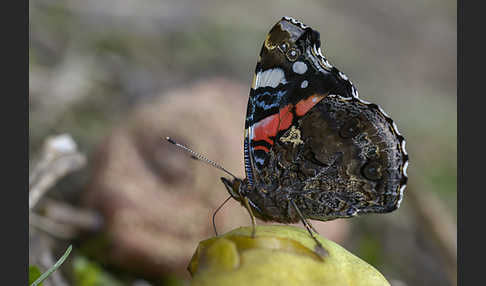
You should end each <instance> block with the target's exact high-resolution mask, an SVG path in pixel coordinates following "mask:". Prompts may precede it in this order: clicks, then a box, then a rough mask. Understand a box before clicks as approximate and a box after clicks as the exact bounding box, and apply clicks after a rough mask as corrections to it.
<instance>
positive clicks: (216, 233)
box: [213, 196, 231, 236]
mask: <svg viewBox="0 0 486 286" xmlns="http://www.w3.org/2000/svg"><path fill="white" fill-rule="evenodd" d="M230 199H231V196H229V197H228V198H227V199H226V200H224V202H223V203H222V204H221V205H220V206H219V207H218V208H217V209H216V210H215V211H214V213H213V228H214V234H215V235H216V236H218V231H217V230H216V223H215V218H216V214H217V213H218V212H219V211H220V210H221V208H222V207H223V206H224V205H225V204H226V203H227V202H228V201H229V200H230Z"/></svg>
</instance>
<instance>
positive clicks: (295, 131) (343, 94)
mask: <svg viewBox="0 0 486 286" xmlns="http://www.w3.org/2000/svg"><path fill="white" fill-rule="evenodd" d="M320 47H321V44H320V34H319V32H317V31H316V30H314V29H312V28H310V27H309V26H306V25H304V24H303V23H301V22H300V21H297V20H295V19H293V18H290V17H283V18H282V19H281V20H280V21H278V22H277V23H276V24H275V25H274V26H273V28H272V29H271V30H270V32H269V33H268V34H267V36H266V38H265V41H264V43H263V46H262V48H261V51H260V55H259V57H258V61H257V64H256V68H255V73H254V76H253V81H252V85H251V89H250V95H249V100H248V105H247V112H246V119H245V131H244V143H243V145H244V164H245V172H246V177H245V178H243V179H240V178H237V177H235V176H233V175H232V174H230V173H229V172H227V171H226V170H224V169H223V168H222V167H220V168H221V169H223V170H224V171H226V172H227V173H229V174H230V175H231V176H232V178H229V179H228V178H225V177H222V178H221V180H222V182H223V184H224V185H225V186H226V188H227V190H228V192H229V194H230V195H231V197H232V198H234V199H235V200H237V201H239V202H240V203H241V204H242V205H243V206H245V207H246V208H247V210H248V211H249V213H250V215H251V218H252V222H253V225H255V217H257V218H259V219H261V220H263V221H275V222H280V223H296V222H299V221H302V222H303V223H304V225H305V226H306V228H307V229H308V230H309V233H310V234H311V235H312V236H313V234H312V232H311V230H310V229H313V227H312V225H311V224H310V222H309V221H308V220H309V219H313V220H320V221H328V220H333V219H337V218H347V217H353V216H356V215H361V214H367V213H388V212H391V211H394V210H396V209H397V208H398V207H399V206H400V203H401V201H402V198H403V192H404V189H405V187H406V183H407V179H408V177H407V167H408V154H407V151H406V150H405V139H404V137H403V136H402V135H401V134H400V132H399V131H398V128H397V126H396V124H395V123H394V122H393V120H392V119H391V118H390V117H389V116H388V115H387V114H386V113H385V111H383V109H382V108H380V107H379V106H378V105H376V104H374V103H369V102H367V101H364V100H362V99H360V98H359V96H358V91H357V89H356V87H355V86H354V85H353V84H352V82H351V81H350V80H349V79H348V77H347V76H346V75H345V74H344V73H342V72H341V71H339V70H338V69H337V68H336V67H335V66H333V65H331V63H330V62H329V61H328V60H327V59H326V58H325V57H324V56H323V55H322V51H321V48H320ZM173 143H174V142H173ZM190 152H192V151H190ZM193 155H194V154H193ZM194 156H196V157H198V155H197V154H196V155H194ZM206 160H207V159H206ZM208 161H210V160H208ZM210 163H211V164H213V165H215V166H217V167H219V166H218V165H217V164H216V163H214V162H212V161H210ZM253 229H255V228H253ZM313 237H314V236H313ZM316 241H317V240H316Z"/></svg>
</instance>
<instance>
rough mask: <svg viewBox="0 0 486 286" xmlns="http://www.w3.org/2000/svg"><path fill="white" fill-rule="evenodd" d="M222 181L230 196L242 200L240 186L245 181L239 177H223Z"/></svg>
mask: <svg viewBox="0 0 486 286" xmlns="http://www.w3.org/2000/svg"><path fill="white" fill-rule="evenodd" d="M221 181H222V182H223V184H224V186H225V187H226V189H227V190H228V193H229V194H230V196H231V197H232V198H233V199H235V200H237V201H241V195H240V186H241V185H242V183H243V181H242V180H240V179H238V178H234V179H233V180H228V179H226V178H224V177H221Z"/></svg>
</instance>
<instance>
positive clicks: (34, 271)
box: [29, 265, 42, 286]
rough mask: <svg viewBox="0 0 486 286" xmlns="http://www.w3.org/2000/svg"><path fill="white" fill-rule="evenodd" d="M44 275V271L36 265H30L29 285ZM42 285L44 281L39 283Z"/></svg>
mask: <svg viewBox="0 0 486 286" xmlns="http://www.w3.org/2000/svg"><path fill="white" fill-rule="evenodd" d="M41 275H42V272H41V271H40V270H39V268H37V266H35V265H31V266H29V285H30V284H32V283H33V282H34V281H35V280H36V279H37V278H39V277H40V276H41ZM40 285H42V283H40V284H39V286H40Z"/></svg>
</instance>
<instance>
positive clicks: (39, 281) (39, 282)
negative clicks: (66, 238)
mask: <svg viewBox="0 0 486 286" xmlns="http://www.w3.org/2000/svg"><path fill="white" fill-rule="evenodd" d="M72 249H73V246H72V245H69V247H68V248H67V250H66V252H64V254H63V255H62V256H61V258H59V260H58V261H57V262H56V263H55V264H54V265H53V266H52V267H51V268H50V269H49V270H47V271H46V272H44V273H43V274H42V275H41V276H40V277H39V278H37V280H35V281H34V282H33V283H32V284H30V286H40V285H42V281H44V280H45V279H46V278H47V277H49V275H51V274H52V272H54V271H56V270H57V268H59V266H61V265H62V264H63V263H64V261H65V260H66V258H67V257H68V256H69V253H71V250H72ZM37 270H38V269H37ZM29 276H30V269H29ZM29 280H30V277H29ZM29 283H30V281H29Z"/></svg>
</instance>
